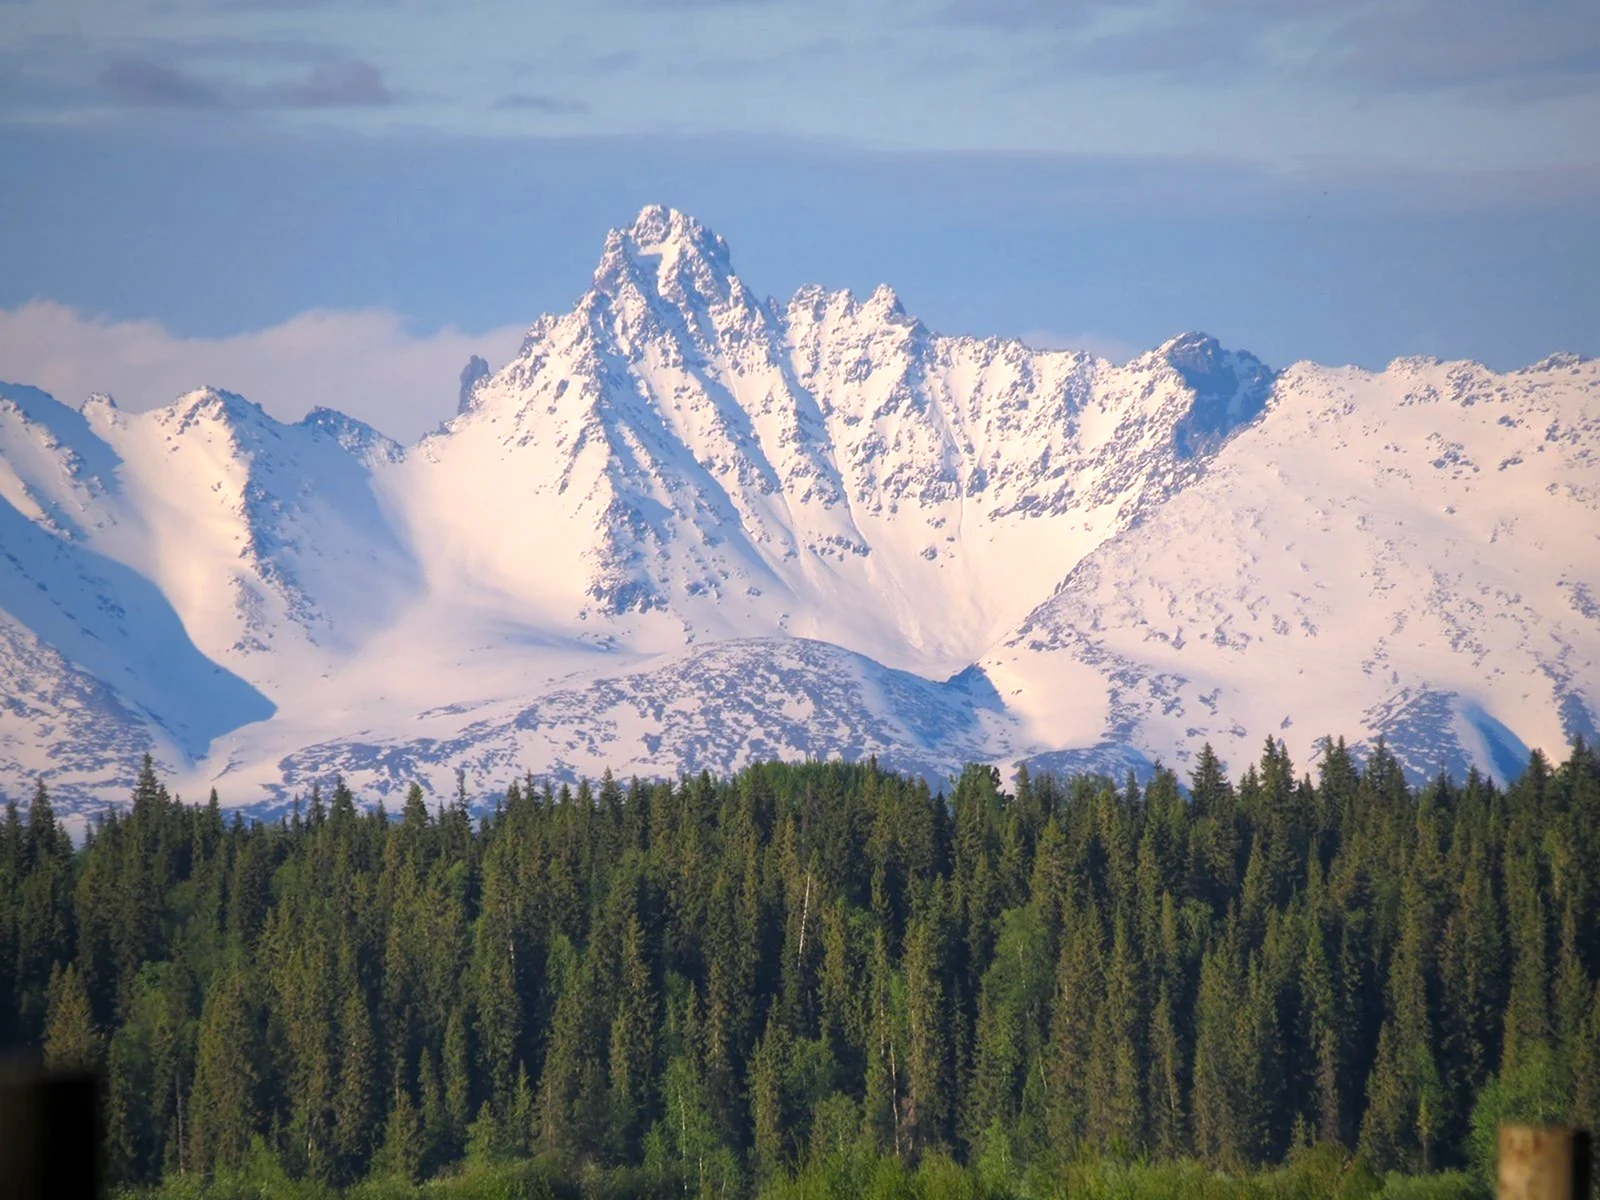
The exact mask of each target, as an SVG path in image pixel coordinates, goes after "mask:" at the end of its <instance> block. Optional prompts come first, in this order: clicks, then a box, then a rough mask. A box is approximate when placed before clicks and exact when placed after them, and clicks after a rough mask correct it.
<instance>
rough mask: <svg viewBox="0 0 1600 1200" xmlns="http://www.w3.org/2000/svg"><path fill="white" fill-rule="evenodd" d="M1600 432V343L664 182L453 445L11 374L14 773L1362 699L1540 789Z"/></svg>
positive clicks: (406, 759)
mask: <svg viewBox="0 0 1600 1200" xmlns="http://www.w3.org/2000/svg"><path fill="white" fill-rule="evenodd" d="M3 372H4V364H3V363H0V374H3ZM1597 453H1600V368H1597V365H1596V364H1595V363H1594V362H1591V361H1588V360H1583V359H1579V358H1575V357H1571V356H1555V357H1552V358H1549V359H1547V360H1545V361H1544V362H1541V363H1538V364H1535V365H1533V366H1531V367H1527V368H1525V369H1523V370H1519V371H1513V372H1510V373H1507V374H1498V373H1495V372H1493V371H1490V370H1488V369H1486V368H1484V367H1482V366H1480V365H1477V364H1475V363H1459V362H1458V363H1440V362H1436V361H1433V360H1423V359H1405V360H1399V361H1396V362H1394V363H1392V364H1390V366H1389V367H1388V369H1386V370H1385V371H1382V372H1377V373H1374V372H1368V371H1361V370H1357V369H1354V368H1349V367H1339V368H1329V367H1320V366H1316V365H1313V364H1309V363H1300V364H1296V365H1294V366H1292V367H1289V368H1288V369H1286V370H1284V371H1282V372H1279V373H1275V372H1273V371H1272V370H1270V369H1269V368H1267V367H1266V366H1265V365H1264V364H1262V363H1261V362H1259V361H1258V360H1257V359H1256V358H1254V357H1253V356H1252V355H1250V354H1248V353H1245V352H1242V351H1232V350H1227V349H1224V348H1223V347H1222V346H1220V345H1219V344H1218V343H1217V342H1216V341H1215V340H1213V339H1211V338H1209V337H1206V336H1204V335H1201V334H1185V335H1182V336H1179V337H1176V338H1173V339H1172V340H1171V341H1169V342H1167V343H1166V344H1164V345H1162V346H1160V347H1158V348H1157V349H1155V350H1152V351H1150V352H1148V353H1145V354H1142V355H1139V356H1138V357H1136V358H1134V359H1133V360H1131V361H1130V362H1128V363H1126V364H1123V365H1116V364H1113V363H1111V362H1108V361H1106V360H1105V359H1100V358H1095V357H1094V356H1092V355H1089V354H1084V353H1074V352H1070V351H1058V350H1050V351H1046V350H1036V349H1032V348H1029V347H1028V346H1025V345H1023V344H1022V343H1020V342H1018V341H1014V340H1004V339H998V338H989V339H980V338H972V337H952V336H945V335H941V334H936V333H934V332H933V331H931V330H929V329H928V328H927V327H926V326H925V325H923V324H922V323H921V322H920V321H918V320H917V319H916V318H915V317H913V316H911V315H909V314H908V313H907V312H906V311H905V309H904V308H903V306H902V305H901V303H900V301H899V299H898V298H897V297H896V295H895V294H894V292H893V291H892V290H890V289H889V288H887V287H880V288H878V289H877V290H876V291H875V292H873V293H872V294H871V295H870V296H867V297H865V298H859V297H856V296H853V295H852V294H850V293H849V292H846V291H837V292H828V291H825V290H823V289H822V288H819V287H806V288H802V289H801V290H800V291H799V292H797V293H796V294H795V295H794V296H793V297H792V298H791V299H790V300H788V301H787V302H777V301H773V300H770V299H765V298H762V297H759V296H757V295H756V294H754V293H753V292H751V291H750V290H749V289H748V288H747V287H746V286H745V284H744V283H743V282H742V281H741V280H740V278H739V276H738V275H737V274H736V273H735V271H734V269H733V265H732V261H731V258H730V256H729V251H728V247H727V245H726V244H725V243H724V242H723V240H722V239H721V238H719V237H718V236H716V235H715V234H714V233H712V232H711V231H709V230H707V229H706V228H704V227H703V226H702V225H700V224H699V223H698V222H696V221H695V220H694V219H693V218H691V217H689V216H687V215H685V214H683V213H679V212H676V211H673V210H670V209H666V208H661V207H650V208H646V209H645V210H644V211H643V212H641V213H640V214H639V217H638V219H637V220H636V221H635V222H634V224H633V225H632V226H631V227H629V228H625V229H618V230H614V231H613V232H612V233H611V234H610V235H609V236H608V237H607V239H606V241H605V245H604V247H603V250H602V254H601V258H600V262H599V265H598V267H597V268H596V270H595V273H594V278H593V283H592V285H591V287H590V288H589V289H588V291H586V292H585V293H584V294H583V296H582V297H581V298H580V299H579V300H578V302H577V304H576V305H575V306H574V308H573V309H572V311H571V312H569V313H566V314H562V315H551V316H545V317H542V318H540V319H539V320H538V321H537V322H536V323H535V324H534V325H533V327H532V328H531V329H530V331H529V333H528V336H527V338H526V339H525V341H524V342H523V345H522V347H521V350H520V351H519V352H518V354H517V355H516V356H515V357H514V358H513V359H512V361H510V362H509V363H507V364H505V365H504V366H502V367H501V368H499V369H498V370H490V369H489V368H488V367H487V365H486V364H484V363H482V362H481V360H474V362H473V363H472V364H470V365H469V368H468V370H467V371H466V372H464V373H463V377H462V388H461V395H460V397H459V405H458V412H457V414H456V415H455V417H454V418H453V419H452V420H450V421H449V422H448V423H447V424H445V425H443V426H441V428H440V429H439V431H438V432H436V433H434V434H431V435H429V436H428V437H425V438H424V439H422V440H421V441H420V442H419V443H417V444H416V445H413V446H409V447H402V446H399V445H397V444H395V443H394V442H392V441H390V440H389V439H387V438H385V437H384V436H383V435H381V434H380V433H378V432H377V431H375V430H373V429H371V428H369V427H367V426H365V425H362V424H361V423H360V422H357V421H354V420H352V419H350V418H348V417H345V416H342V415H341V414H339V413H337V412H333V411H330V410H328V409H318V410H315V411H313V412H312V413H311V414H310V415H308V416H307V417H306V418H305V419H304V420H302V421H300V422H298V423H295V424H284V423H282V422H279V421H277V420H274V419H273V418H272V417H270V416H269V415H267V414H266V413H264V412H263V411H262V410H261V409H259V408H258V407H256V406H254V405H252V404H250V403H249V402H247V401H245V400H243V399H241V398H240V397H238V396H234V395H231V394H229V393H227V392H224V391H220V390H217V389H214V388H202V389H200V390H198V391H195V392H192V393H190V394H188V395H185V396H182V397H180V398H178V399H177V400H176V401H175V402H174V403H173V404H171V405H169V406H168V407H166V408H164V409H159V410H155V411H152V412H145V413H127V412H122V411H120V410H118V409H117V407H116V406H115V404H114V402H113V401H111V400H110V399H109V398H106V397H98V396H97V397H90V398H88V399H87V400H85V401H84V402H83V403H82V404H81V405H80V406H79V407H76V408H74V407H69V406H68V405H65V404H62V403H58V402H57V401H56V400H55V399H52V398H51V397H49V396H46V395H44V394H43V393H40V392H38V391H35V390H33V389H30V388H28V387H25V386H20V385H11V384H5V385H0V790H3V791H4V792H5V793H6V794H9V795H13V796H17V795H19V794H21V793H23V792H25V791H26V789H28V788H29V787H31V786H32V780H33V779H34V778H36V777H43V778H44V779H45V780H46V781H47V782H48V783H49V784H50V785H51V786H52V788H53V789H54V790H55V792H56V794H57V795H58V796H59V797H61V798H62V799H63V800H64V801H65V802H66V803H67V804H68V806H72V805H77V806H84V805H98V804H100V803H103V802H104V801H106V800H109V799H117V798H120V797H121V796H122V795H123V794H125V791H126V788H127V786H128V783H129V777H130V773H131V771H132V770H133V769H134V768H135V767H136V765H137V758H138V756H139V755H140V754H141V753H143V752H146V751H148V752H150V753H151V754H153V755H154V756H155V758H156V759H157V760H158V762H159V763H160V764H161V765H162V766H163V767H164V768H166V769H167V770H169V771H171V772H172V773H174V774H175V775H176V776H177V777H178V779H179V780H180V781H181V786H182V788H183V790H184V791H185V793H186V794H189V795H193V794H196V793H199V792H203V789H205V788H208V787H210V786H213V785H215V786H216V787H218V789H219V790H220V791H221V793H222V795H223V798H224V799H225V800H226V801H228V802H233V803H258V802H260V801H261V800H262V798H263V797H266V798H267V799H268V801H269V802H282V801H284V800H286V799H287V798H288V797H290V796H292V795H294V794H297V793H302V792H305V791H308V790H309V789H310V787H311V786H312V785H314V784H317V783H321V784H324V785H326V784H328V783H329V782H331V780H332V778H333V777H334V776H335V775H343V776H344V777H345V778H346V779H347V780H348V781H349V782H350V783H351V784H352V786H353V787H355V788H357V789H358V791H361V792H362V793H363V794H365V795H367V796H369V797H371V798H377V797H380V796H384V795H387V794H391V793H393V792H395V791H398V790H400V789H403V788H405V787H407V786H409V784H410V783H411V782H412V781H413V780H415V781H419V782H422V783H423V784H424V785H425V786H427V787H428V788H430V789H431V790H432V791H434V792H436V793H437V792H447V791H449V790H452V789H453V788H454V787H455V786H456V779H457V773H458V772H460V771H464V772H465V773H466V775H467V777H468V779H469V780H470V781H471V784H470V786H472V787H474V788H476V789H481V790H490V789H493V788H495V787H497V786H500V785H502V784H503V783H504V781H505V780H507V779H509V778H510V777H512V776H513V775H515V774H520V773H521V772H522V771H524V770H527V771H532V772H534V773H536V774H552V775H556V776H560V777H563V778H573V777H578V776H584V775H593V774H598V773H599V772H600V771H601V770H602V769H604V768H605V767H607V766H610V767H612V768H613V769H614V770H616V771H618V772H620V773H637V774H640V775H676V774H678V773H680V772H684V771H698V770H701V769H710V770H714V771H722V770H728V769H732V768H734V767H736V766H738V765H739V764H741V763H743V762H746V761H749V760H751V759H754V758H767V757H791V758H792V757H801V756H817V757H822V756H834V755H843V756H847V757H857V756H866V755H869V754H872V755H876V756H877V757H878V759H879V761H880V762H884V763H886V764H889V765H892V766H896V767H900V768H904V769H906V770H911V771H915V772H918V773H921V774H923V775H926V776H928V777H929V778H930V779H932V780H934V781H935V782H938V781H939V780H941V779H942V778H943V776H944V775H945V774H946V773H948V772H950V771H952V770H955V769H957V768H959V766H960V764H961V763H963V762H965V761H969V760H987V761H991V762H997V763H1006V764H1010V763H1016V762H1021V761H1030V762H1034V763H1037V764H1040V765H1044V766H1053V767H1058V768H1063V769H1095V770H1103V771H1107V772H1112V773H1116V774H1119V775H1120V774H1121V773H1122V772H1124V771H1126V770H1129V769H1133V770H1136V771H1146V770H1148V769H1149V768H1150V766H1151V765H1152V764H1153V763H1155V762H1157V761H1161V762H1165V763H1167V764H1170V765H1173V766H1175V767H1179V768H1182V767H1183V766H1184V765H1185V764H1187V763H1188V762H1189V761H1190V759H1191V757H1192V756H1193V754H1194V753H1195V752H1196V751H1197V750H1198V749H1199V747H1200V745H1201V744H1203V743H1204V742H1206V741H1209V742H1211V743H1212V745H1213V746H1214V747H1216V749H1217V751H1218V753H1219V754H1220V755H1222V756H1223V757H1224V759H1228V760H1232V761H1235V762H1239V763H1242V762H1243V761H1245V760H1247V759H1249V758H1251V757H1253V756H1254V755H1255V754H1256V752H1257V751H1258V750H1259V748H1260V746H1261V744H1262V742H1263V741H1264V739H1265V738H1267V737H1269V736H1272V737H1279V738H1282V739H1283V740H1284V741H1285V742H1286V743H1287V744H1288V747H1289V749H1290V751H1291V753H1292V754H1293V755H1294V756H1295V757H1296V759H1297V761H1299V762H1301V763H1306V762H1308V761H1310V760H1311V759H1312V758H1313V757H1314V756H1315V753H1316V749H1317V746H1318V744H1319V739H1320V738H1322V737H1324V736H1325V735H1329V734H1342V735H1344V736H1347V737H1350V738H1353V739H1357V740H1359V741H1363V742H1370V741H1371V740H1373V739H1376V738H1378V737H1380V736H1381V737H1384V738H1385V739H1386V740H1387V742H1388V744H1389V745H1390V746H1391V748H1393V749H1394V750H1395V752H1396V754H1397V755H1398V756H1399V757H1400V759H1401V761H1402V762H1403V763H1404V765H1405V766H1406V768H1407V769H1408V771H1410V772H1412V773H1413V774H1414V775H1417V776H1425V775H1429V774H1432V773H1434V772H1436V771H1438V770H1441V769H1449V770H1454V771H1460V770H1462V769H1463V768H1465V767H1467V766H1469V765H1475V766H1477V767H1479V768H1480V769H1482V770H1484V771H1486V772H1489V773H1491V774H1494V775H1497V776H1501V777H1504V776H1505V775H1507V774H1510V773H1513V772H1515V771H1516V770H1517V769H1518V768H1519V767H1520V766H1521V764H1522V762H1523V761H1525V759H1526V756H1527V754H1528V752H1529V749H1530V747H1544V748H1546V749H1548V750H1550V751H1551V752H1552V753H1556V752H1559V751H1561V750H1562V749H1563V747H1564V745H1565V743H1566V741H1567V740H1568V739H1569V738H1571V737H1573V736H1577V735H1583V736H1585V737H1593V736H1595V733H1596V713H1597V711H1600V459H1597Z"/></svg>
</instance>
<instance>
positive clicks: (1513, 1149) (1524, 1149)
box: [1495, 1124, 1590, 1200]
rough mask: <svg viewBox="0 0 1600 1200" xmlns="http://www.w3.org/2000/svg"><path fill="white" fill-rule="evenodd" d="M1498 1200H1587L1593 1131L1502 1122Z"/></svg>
mask: <svg viewBox="0 0 1600 1200" xmlns="http://www.w3.org/2000/svg"><path fill="white" fill-rule="evenodd" d="M1499 1141H1500V1154H1499V1165H1498V1167H1497V1169H1496V1176H1497V1178H1496V1184H1497V1186H1496V1189H1495V1197H1496V1200H1584V1198H1585V1197H1587V1196H1588V1195H1589V1165H1590V1163H1589V1158H1590V1142H1589V1134H1588V1133H1587V1131H1585V1130H1582V1129H1574V1128H1571V1127H1569V1126H1565V1125H1511V1124H1507V1125H1502V1126H1500V1131H1499Z"/></svg>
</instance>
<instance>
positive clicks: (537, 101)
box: [492, 92, 589, 116]
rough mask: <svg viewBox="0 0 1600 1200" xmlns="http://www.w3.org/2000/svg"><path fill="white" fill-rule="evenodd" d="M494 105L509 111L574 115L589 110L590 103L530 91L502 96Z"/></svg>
mask: <svg viewBox="0 0 1600 1200" xmlns="http://www.w3.org/2000/svg"><path fill="white" fill-rule="evenodd" d="M492 107H494V108H497V109H504V110H508V111H522V112H538V113H547V114H549V115H550V116H573V115H576V114H579V113H586V112H588V111H589V106H588V104H586V103H585V102H584V101H582V100H575V99H571V98H569V97H566V96H544V95H538V94H534V93H529V92H512V93H511V94H510V95H508V96H501V97H500V99H498V100H496V101H495V102H494V104H493V105H492Z"/></svg>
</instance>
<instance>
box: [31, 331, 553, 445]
mask: <svg viewBox="0 0 1600 1200" xmlns="http://www.w3.org/2000/svg"><path fill="white" fill-rule="evenodd" d="M524 332H525V331H524V329H523V327H522V326H520V325H518V326H505V327H502V328H500V329H492V330H490V331H488V332H487V333H480V334H473V333H464V332H462V331H461V330H458V329H454V328H445V329H441V330H439V331H437V332H436V333H431V334H425V335H415V334H412V333H410V332H408V331H407V330H406V327H405V322H404V321H403V320H402V319H401V318H400V317H399V316H398V315H396V314H395V313H392V312H388V311H385V310H367V311H362V312H324V311H312V312H306V313H302V314H300V315H299V316H297V317H293V318H291V319H290V320H288V321H285V322H284V323H283V324H281V325H275V326H273V327H271V328H269V329H262V330H258V331H255V332H251V333H241V334H236V335H234V336H232V337H224V338H185V337H179V336H176V335H174V334H172V333H170V332H169V331H168V330H167V329H166V328H165V327H164V326H163V325H161V324H160V323H159V322H156V321H106V320H101V319H98V318H94V317H86V316H83V315H81V314H80V313H78V312H76V311H74V310H73V309H70V308H67V307H65V306H63V305H60V304H55V303H52V302H49V301H42V300H36V301H32V302H30V303H28V304H24V305H22V306H21V307H20V308H15V309H10V310H6V309H0V379H10V380H14V381H16V382H18V383H27V384H31V385H32V386H34V387H39V388H43V389H44V390H45V391H47V392H49V393H51V394H52V395H53V396H55V397H56V398H57V399H58V400H61V401H62V402H63V403H66V404H77V403H79V402H80V401H82V400H83V398H84V397H85V396H88V395H89V394H90V393H92V392H108V393H110V394H111V395H112V396H115V397H116V399H117V403H118V404H119V405H121V406H122V407H123V408H126V409H129V410H130V411H142V410H144V409H148V408H154V407H156V406H158V405H162V404H167V403H169V402H170V401H171V400H172V399H173V397H175V396H178V395H180V394H182V393H183V392H186V391H189V390H191V389H193V388H196V387H200V386H202V385H205V384H211V385H215V386H217V387H223V388H227V389H228V390H229V391H234V392H238V393H240V394H241V395H244V396H246V397H248V398H249V399H251V400H255V401H256V402H258V403H259V404H260V405H261V406H262V407H263V408H265V409H266V410H267V411H268V412H270V413H272V414H273V416H275V417H277V418H279V419H280V420H285V421H292V420H298V419H299V418H300V417H301V416H303V415H304V414H305V413H306V412H307V411H308V410H309V409H311V408H314V407H316V406H318V405H325V406H327V407H330V408H337V409H339V410H340V411H341V412H345V413H348V414H349V415H350V416H353V417H357V418H359V419H361V420H363V421H366V422H367V423H368V424H370V425H373V426H375V427H376V428H378V429H381V430H383V431H384V432H385V433H387V434H389V435H390V436H392V437H396V438H399V439H401V440H402V441H407V442H409V441H413V440H415V439H416V438H417V437H419V436H420V435H421V434H423V433H426V432H427V431H428V430H430V429H432V428H433V427H434V426H436V425H437V424H438V423H439V422H440V421H442V420H445V419H447V418H448V417H450V416H451V415H452V414H453V413H454V412H455V409H456V402H457V399H458V396H459V390H460V382H459V381H460V374H461V368H462V365H463V364H464V363H466V362H467V360H468V359H470V358H471V357H472V356H473V355H474V354H478V355H481V356H483V357H484V358H486V359H487V360H488V361H489V362H490V363H492V364H493V365H495V366H497V367H498V366H499V365H501V364H502V363H504V362H506V361H507V360H508V359H509V358H510V357H511V355H512V354H514V353H515V352H516V349H517V347H518V346H519V345H520V344H521V340H522V336H523V334H524Z"/></svg>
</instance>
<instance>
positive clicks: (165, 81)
mask: <svg viewBox="0 0 1600 1200" xmlns="http://www.w3.org/2000/svg"><path fill="white" fill-rule="evenodd" d="M100 83H101V86H102V87H104V88H105V90H106V91H107V92H108V93H109V94H110V96H111V97H113V98H114V99H116V100H118V101H120V102H121V103H123V104H129V105H134V106H138V107H149V108H207V109H217V108H233V109H268V108H352V107H374V106H380V105H385V104H388V103H390V102H391V101H392V99H393V97H392V96H391V94H390V92H389V88H388V87H387V86H386V85H385V83H384V81H383V75H382V73H381V72H380V71H379V70H378V69H377V68H376V67H374V66H373V65H372V64H371V63H369V62H363V61H362V60H360V59H349V60H347V61H345V62H331V63H326V62H325V63H314V64H313V65H312V66H311V67H309V68H308V69H307V70H306V72H305V74H304V75H302V76H300V77H299V78H294V79H285V80H279V81H275V82H269V83H247V82H243V81H239V80H229V79H216V78H208V77H206V76H203V75H200V74H197V73H194V72H190V71H187V70H184V69H182V68H179V67H175V66H172V65H170V64H167V63H162V62H156V61H152V60H149V59H141V58H125V59H119V60H117V61H115V62H112V63H110V64H108V65H107V66H106V67H105V69H104V70H102V71H101V73H100Z"/></svg>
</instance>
